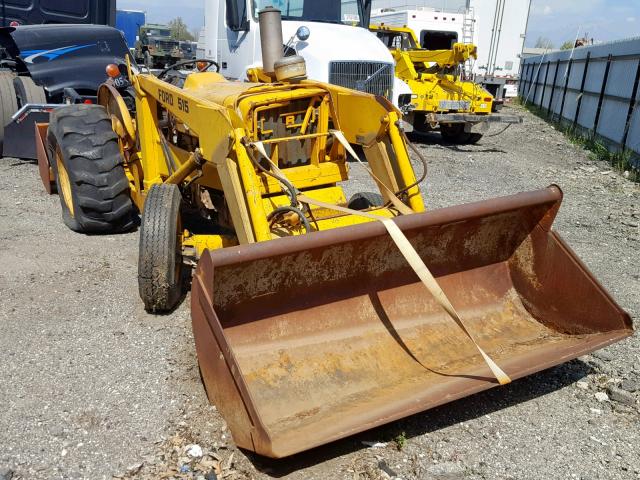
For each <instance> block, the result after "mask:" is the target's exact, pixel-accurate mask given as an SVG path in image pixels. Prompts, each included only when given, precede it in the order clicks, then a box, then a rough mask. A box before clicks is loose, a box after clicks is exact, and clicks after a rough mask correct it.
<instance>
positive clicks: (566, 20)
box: [117, 0, 640, 47]
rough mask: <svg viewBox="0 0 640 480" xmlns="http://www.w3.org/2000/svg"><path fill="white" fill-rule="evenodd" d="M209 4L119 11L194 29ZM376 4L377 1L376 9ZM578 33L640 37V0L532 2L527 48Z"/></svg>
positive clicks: (145, 5)
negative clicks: (181, 23)
mask: <svg viewBox="0 0 640 480" xmlns="http://www.w3.org/2000/svg"><path fill="white" fill-rule="evenodd" d="M205 1H206V0H117V2H118V3H117V4H118V8H124V9H132V10H145V11H146V12H147V20H148V21H149V22H154V23H167V22H168V21H169V20H171V19H173V18H175V17H178V16H180V17H182V19H183V20H184V21H185V22H186V23H187V25H189V27H190V28H191V29H196V28H199V27H201V26H202V25H203V24H204V2H205ZM314 1H320V0H314ZM507 1H509V0H507ZM375 3H376V2H375V0H374V7H375ZM411 3H422V2H419V1H414V2H411ZM424 3H425V4H427V5H429V4H430V5H432V6H435V7H443V6H446V7H448V8H450V9H457V7H458V4H463V3H464V1H463V0H432V1H428V0H427V1H426V2H424ZM578 31H579V32H580V36H581V37H582V36H585V34H588V38H593V39H594V40H600V41H608V40H619V39H622V38H629V37H633V36H640V0H531V16H530V18H529V27H528V31H527V38H526V40H525V45H526V46H529V47H532V46H534V45H535V44H536V41H537V40H538V38H540V37H544V38H547V39H549V40H551V43H552V44H553V45H554V46H555V47H559V46H560V45H562V43H564V42H565V41H567V40H569V41H571V42H573V40H574V39H575V37H576V33H577V32H578Z"/></svg>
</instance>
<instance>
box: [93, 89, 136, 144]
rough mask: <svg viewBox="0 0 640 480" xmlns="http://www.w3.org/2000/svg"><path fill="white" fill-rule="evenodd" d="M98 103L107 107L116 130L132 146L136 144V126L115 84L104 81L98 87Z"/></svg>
mask: <svg viewBox="0 0 640 480" xmlns="http://www.w3.org/2000/svg"><path fill="white" fill-rule="evenodd" d="M98 105H102V106H103V107H104V108H106V109H107V112H108V113H109V115H110V116H111V118H112V121H113V124H114V125H113V126H114V131H115V132H116V133H117V134H118V136H119V137H121V138H123V139H125V140H127V142H126V144H127V145H128V146H131V147H132V146H133V145H134V144H135V138H136V127H135V125H134V123H133V119H132V118H131V114H130V113H129V109H128V108H127V104H126V103H125V101H124V99H123V98H122V95H121V94H120V92H118V90H117V89H116V88H115V87H114V86H113V85H110V84H108V83H103V84H102V85H100V87H98ZM115 120H117V121H115Z"/></svg>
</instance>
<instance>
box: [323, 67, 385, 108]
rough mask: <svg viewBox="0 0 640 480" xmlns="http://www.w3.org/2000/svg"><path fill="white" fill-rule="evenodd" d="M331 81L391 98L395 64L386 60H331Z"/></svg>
mask: <svg viewBox="0 0 640 480" xmlns="http://www.w3.org/2000/svg"><path fill="white" fill-rule="evenodd" d="M329 83H333V84H334V85H340V86H341V87H347V88H352V89H354V90H360V91H361V92H367V93H372V94H374V95H380V96H382V97H386V98H387V99H389V100H391V95H392V92H393V64H391V63H384V62H330V63H329Z"/></svg>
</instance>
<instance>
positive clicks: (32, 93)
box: [13, 77, 47, 108]
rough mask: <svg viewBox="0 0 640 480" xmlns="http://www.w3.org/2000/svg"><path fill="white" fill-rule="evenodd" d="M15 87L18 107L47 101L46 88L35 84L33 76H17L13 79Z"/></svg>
mask: <svg viewBox="0 0 640 480" xmlns="http://www.w3.org/2000/svg"><path fill="white" fill-rule="evenodd" d="M13 88H15V90H16V98H17V99H18V108H20V107H23V106H24V105H26V104H27V103H41V104H42V103H47V96H46V95H45V93H44V88H42V87H39V86H38V85H36V84H35V82H34V81H33V79H32V78H31V77H16V78H14V79H13Z"/></svg>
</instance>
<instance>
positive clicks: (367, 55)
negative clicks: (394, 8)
mask: <svg viewBox="0 0 640 480" xmlns="http://www.w3.org/2000/svg"><path fill="white" fill-rule="evenodd" d="M269 6H271V7H274V8H277V9H278V10H280V12H281V14H282V30H283V39H284V43H285V44H287V45H288V48H289V49H291V50H289V51H288V52H285V54H287V53H289V52H290V53H296V52H297V54H298V55H301V56H302V57H303V58H304V59H305V61H306V64H307V75H308V77H309V78H311V79H314V80H318V81H321V82H327V83H332V84H335V85H341V86H344V87H348V88H353V89H355V90H360V91H365V92H368V93H372V94H375V95H381V96H383V97H386V98H387V99H389V100H391V101H393V103H394V104H396V105H397V99H398V95H399V94H402V93H410V90H409V88H408V86H407V85H406V84H404V82H402V81H399V80H397V79H396V78H395V75H394V61H393V57H392V56H391V53H390V52H389V50H388V49H387V48H386V47H385V46H384V44H383V43H382V42H381V41H380V40H378V38H377V37H376V36H375V35H374V34H373V33H371V32H370V31H369V30H368V26H369V18H370V13H371V0H324V1H318V0H207V1H206V7H205V8H206V10H205V57H206V58H209V59H211V60H215V61H216V62H218V63H219V64H220V73H222V74H223V75H224V76H226V77H229V78H235V79H246V72H247V69H248V68H251V67H256V66H261V65H262V54H261V49H260V26H259V24H258V12H260V11H261V10H263V9H265V8H266V7H269ZM302 26H304V27H307V29H308V33H309V36H308V38H307V39H306V40H301V39H300V38H298V37H296V32H297V31H298V28H299V27H302ZM290 40H291V41H290ZM283 48H285V47H284V45H283Z"/></svg>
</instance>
